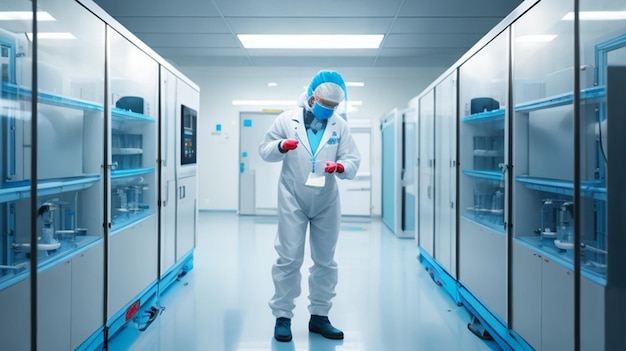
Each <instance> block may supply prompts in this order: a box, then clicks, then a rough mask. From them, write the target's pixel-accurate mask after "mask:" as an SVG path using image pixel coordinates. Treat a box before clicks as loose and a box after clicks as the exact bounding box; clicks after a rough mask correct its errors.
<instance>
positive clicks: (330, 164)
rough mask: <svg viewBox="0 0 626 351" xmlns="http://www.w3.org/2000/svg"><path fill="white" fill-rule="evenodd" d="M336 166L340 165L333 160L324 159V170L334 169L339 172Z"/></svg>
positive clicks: (331, 170) (330, 170) (332, 170)
mask: <svg viewBox="0 0 626 351" xmlns="http://www.w3.org/2000/svg"><path fill="white" fill-rule="evenodd" d="M338 166H341V165H340V164H337V163H335V162H333V161H326V167H325V168H324V171H326V172H328V173H333V172H334V171H335V170H336V171H337V172H339V167H338ZM341 172H343V166H341Z"/></svg>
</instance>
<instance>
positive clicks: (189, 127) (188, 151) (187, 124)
mask: <svg viewBox="0 0 626 351" xmlns="http://www.w3.org/2000/svg"><path fill="white" fill-rule="evenodd" d="M180 118H181V122H182V128H181V131H180V133H181V136H182V137H181V139H180V143H181V145H180V160H181V161H180V162H181V165H187V164H195V163H196V154H197V153H196V144H197V143H196V134H197V132H196V129H197V118H198V112H197V111H196V110H194V109H192V108H191V107H188V106H185V105H181V116H180Z"/></svg>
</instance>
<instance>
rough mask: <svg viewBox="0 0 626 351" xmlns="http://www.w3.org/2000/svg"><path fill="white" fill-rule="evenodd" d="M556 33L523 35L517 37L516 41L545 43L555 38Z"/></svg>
mask: <svg viewBox="0 0 626 351" xmlns="http://www.w3.org/2000/svg"><path fill="white" fill-rule="evenodd" d="M554 38H556V35H552V34H546V35H522V36H519V37H517V38H515V41H516V42H519V43H545V42H549V41H552V40H554Z"/></svg>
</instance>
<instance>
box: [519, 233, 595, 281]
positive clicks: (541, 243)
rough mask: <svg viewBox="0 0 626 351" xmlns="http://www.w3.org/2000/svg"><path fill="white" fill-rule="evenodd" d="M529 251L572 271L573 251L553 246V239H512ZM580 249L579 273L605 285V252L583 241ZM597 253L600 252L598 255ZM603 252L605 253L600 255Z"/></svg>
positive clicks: (536, 236) (532, 237) (534, 236)
mask: <svg viewBox="0 0 626 351" xmlns="http://www.w3.org/2000/svg"><path fill="white" fill-rule="evenodd" d="M514 240H515V241H516V242H518V243H521V244H522V245H524V246H527V247H529V248H530V249H532V250H534V251H537V252H540V253H542V254H543V255H544V256H545V257H547V258H549V259H551V260H552V261H554V262H557V263H558V264H560V265H561V266H563V267H565V268H567V269H569V270H572V271H573V270H574V264H573V262H574V250H563V249H559V248H558V247H556V246H555V245H554V239H553V238H543V237H541V236H539V235H528V236H517V237H516V238H515V239H514ZM583 245H584V247H583V248H581V251H582V254H581V259H582V261H581V272H582V275H583V276H585V277H586V278H588V279H590V280H592V281H594V282H596V283H598V284H600V285H606V277H605V276H606V264H605V263H602V262H606V251H603V250H597V249H595V242H592V241H584V242H583ZM597 251H601V253H598V252H597ZM602 252H605V253H602Z"/></svg>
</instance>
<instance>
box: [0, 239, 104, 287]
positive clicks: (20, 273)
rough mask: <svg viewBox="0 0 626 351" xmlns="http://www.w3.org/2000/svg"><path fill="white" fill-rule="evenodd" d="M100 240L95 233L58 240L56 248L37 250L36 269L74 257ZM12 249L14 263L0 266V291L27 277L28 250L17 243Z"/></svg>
mask: <svg viewBox="0 0 626 351" xmlns="http://www.w3.org/2000/svg"><path fill="white" fill-rule="evenodd" d="M102 240H103V239H102V238H101V237H100V236H97V235H76V236H75V237H74V239H73V240H68V239H63V240H60V244H61V245H60V246H59V247H58V248H57V249H55V250H47V251H46V250H39V251H38V255H39V256H38V258H37V259H38V268H37V270H38V271H39V272H41V271H43V270H46V269H48V268H50V267H52V266H54V265H56V264H58V262H59V261H61V260H67V259H70V258H72V257H75V256H77V255H79V254H80V253H82V252H84V251H85V250H87V249H89V248H91V247H92V246H93V245H95V244H97V243H98V242H100V241H102ZM14 250H15V251H16V253H15V257H14V260H15V263H14V264H12V265H10V266H9V265H7V266H0V291H2V290H4V289H5V288H6V287H9V286H11V285H13V284H15V283H17V282H18V281H21V280H23V279H26V278H28V277H29V274H30V259H29V253H28V251H30V250H29V249H25V248H24V247H21V246H20V245H19V244H16V245H15V246H14Z"/></svg>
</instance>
